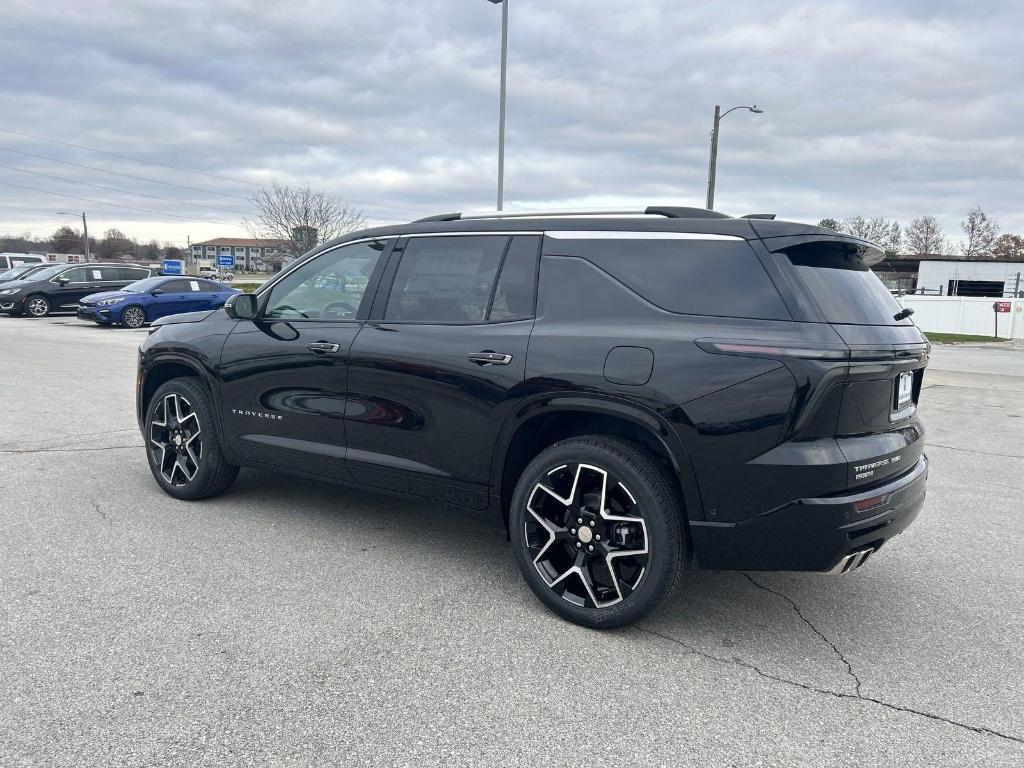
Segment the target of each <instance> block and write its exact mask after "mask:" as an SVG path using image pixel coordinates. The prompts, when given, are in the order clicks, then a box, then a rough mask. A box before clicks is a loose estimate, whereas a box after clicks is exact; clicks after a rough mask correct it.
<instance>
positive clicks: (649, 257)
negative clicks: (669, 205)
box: [544, 232, 791, 320]
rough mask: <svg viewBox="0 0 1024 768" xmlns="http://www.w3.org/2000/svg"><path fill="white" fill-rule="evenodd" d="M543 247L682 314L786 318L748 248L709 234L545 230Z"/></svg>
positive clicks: (769, 282)
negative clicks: (583, 263) (592, 267)
mask: <svg viewBox="0 0 1024 768" xmlns="http://www.w3.org/2000/svg"><path fill="white" fill-rule="evenodd" d="M544 253H545V254H551V255H553V256H578V257H580V258H583V259H586V260H587V261H589V262H591V263H592V264H594V265H596V266H597V267H599V268H600V269H602V270H604V271H605V272H607V273H608V274H609V275H611V276H612V277H613V278H615V279H616V280H618V281H619V282H620V283H622V284H624V285H626V286H627V287H629V288H630V289H631V290H632V291H634V292H635V293H637V294H639V295H640V296H643V297H644V298H645V299H646V300H647V301H649V302H651V303H652V304H654V305H656V306H658V307H661V308H662V309H665V310H668V311H669V312H677V313H680V314H685V315H710V316H718V317H745V318H752V319H760V320H789V319H791V318H790V314H789V310H787V309H786V305H785V304H784V303H783V301H782V297H781V296H780V295H779V292H778V290H777V289H776V288H775V284H774V283H773V282H772V280H771V278H770V277H769V276H768V273H767V272H766V271H765V269H764V267H763V266H762V265H761V262H760V260H759V259H758V258H757V254H756V253H754V250H753V249H752V248H751V247H750V246H749V245H748V244H747V243H746V242H745V241H743V240H734V239H732V238H729V239H720V238H718V237H716V236H714V235H707V236H704V237H701V236H699V235H698V236H683V237H679V238H676V237H671V236H669V237H660V238H650V237H635V238H630V237H623V238H618V237H615V236H614V233H610V232H599V233H592V235H591V236H586V235H576V234H572V235H570V233H568V232H567V233H562V235H561V236H559V233H554V232H549V233H548V236H547V238H546V240H545V244H544Z"/></svg>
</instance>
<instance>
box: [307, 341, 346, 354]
mask: <svg viewBox="0 0 1024 768" xmlns="http://www.w3.org/2000/svg"><path fill="white" fill-rule="evenodd" d="M306 349H308V350H309V351H310V352H316V353H317V354H318V355H322V354H324V353H326V352H337V351H338V350H339V349H341V345H340V344H331V343H330V342H327V341H314V342H313V343H311V344H307V345H306Z"/></svg>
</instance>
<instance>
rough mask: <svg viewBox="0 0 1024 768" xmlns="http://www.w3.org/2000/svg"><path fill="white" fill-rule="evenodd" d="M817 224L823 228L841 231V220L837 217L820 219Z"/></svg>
mask: <svg viewBox="0 0 1024 768" xmlns="http://www.w3.org/2000/svg"><path fill="white" fill-rule="evenodd" d="M818 226H819V227H822V228H824V229H833V230H835V231H836V232H842V231H843V222H841V221H840V220H839V219H822V220H821V221H819V222H818Z"/></svg>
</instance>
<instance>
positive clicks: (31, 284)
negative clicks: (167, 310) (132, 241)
mask: <svg viewBox="0 0 1024 768" xmlns="http://www.w3.org/2000/svg"><path fill="white" fill-rule="evenodd" d="M153 271H154V270H151V269H149V268H147V267H140V266H139V265H137V264H93V263H89V264H53V265H51V266H48V267H44V268H42V269H40V270H38V271H35V272H31V273H27V274H26V275H25V277H24V278H22V279H20V280H15V281H13V282H10V283H5V284H4V285H2V286H0V312H5V313H7V314H9V315H21V314H26V315H28V316H29V317H45V316H46V315H48V314H50V312H54V311H58V310H77V309H78V302H79V300H80V299H82V298H84V297H85V296H88V295H89V294H90V293H99V292H100V291H116V290H118V289H120V288H124V287H125V286H126V285H128V284H130V283H134V282H135V281H136V280H141V279H143V278H144V277H149V276H150V275H151V274H153Z"/></svg>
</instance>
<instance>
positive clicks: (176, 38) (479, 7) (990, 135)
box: [0, 0, 1024, 239]
mask: <svg viewBox="0 0 1024 768" xmlns="http://www.w3.org/2000/svg"><path fill="white" fill-rule="evenodd" d="M511 2H512V5H511V6H510V15H511V32H510V41H509V43H510V70H509V71H510V81H509V83H510V88H509V105H508V108H509V109H508V112H509V134H508V145H507V157H506V171H507V173H506V199H507V200H508V201H510V203H511V204H512V205H517V204H518V205H559V204H561V205H565V204H568V203H578V204H593V205H598V204H601V205H607V204H615V203H623V202H628V203H637V204H640V203H646V202H672V203H677V204H694V205H700V204H701V203H702V201H703V194H704V182H705V173H706V162H707V133H708V130H709V127H710V126H709V123H710V116H711V111H712V109H713V106H714V104H715V103H716V102H718V103H721V104H723V105H724V106H732V105H735V104H749V103H753V102H757V103H759V104H761V105H762V106H764V107H765V109H766V112H765V114H763V115H758V116H754V115H750V114H748V113H745V112H736V113H733V114H732V115H730V116H729V117H728V118H727V119H726V120H725V122H724V123H723V130H722V141H721V158H720V167H719V183H718V204H719V205H718V207H719V208H720V209H722V210H725V211H727V212H733V213H746V212H751V211H775V212H777V213H779V214H780V215H781V216H784V217H789V218H796V219H806V220H817V219H818V218H821V217H823V216H834V217H845V216H850V215H853V214H857V213H860V214H863V215H866V216H871V215H882V216H887V217H891V218H899V219H901V220H902V221H904V222H905V223H909V220H910V219H911V218H913V217H914V216H918V215H922V214H933V215H936V216H938V217H939V219H940V221H941V222H942V224H943V226H944V227H945V229H946V231H947V234H955V231H956V230H957V225H958V222H959V220H960V219H961V218H962V217H963V214H964V212H965V211H966V210H967V209H968V208H969V207H972V206H974V205H981V206H983V207H984V208H985V209H986V210H987V211H988V212H989V213H990V214H991V215H993V216H995V217H996V218H997V219H999V220H1000V222H1001V224H1002V226H1003V229H1004V230H1006V231H1021V230H1024V210H1022V208H1021V205H1020V198H1019V196H1018V195H1019V190H1020V187H1021V180H1022V178H1024V160H1022V158H1024V138H1022V133H1021V131H1020V129H1019V126H1020V125H1021V124H1022V121H1024V96H1022V95H1021V91H1020V88H1019V81H1020V78H1021V76H1022V75H1024V54H1022V53H1021V46H1020V45H1019V41H1018V39H1017V37H1018V36H1019V30H1020V28H1021V26H1022V22H1024V12H1022V11H1021V10H1020V9H1019V4H1017V3H1012V2H999V3H966V2H947V3H935V2H923V1H922V2H903V3H892V2H859V3H835V4H831V3H829V4H826V3H814V2H805V3H770V2H732V3H720V4H703V5H701V6H700V7H690V6H687V5H684V4H680V3H676V2H669V1H668V0H665V1H664V2H654V1H653V0H652V1H651V2H641V1H639V0H635V1H634V2H630V3H622V2H613V1H611V0H601V1H597V0H590V1H588V2H584V0H562V1H561V2H558V3H553V2H542V1H541V0H511ZM499 21H500V8H498V7H496V6H494V5H492V4H491V3H487V2H484V0H457V1H456V0H444V1H442V0H438V1H437V2H433V3H399V2H395V1H394V0H392V1H391V2H383V1H382V0H360V2H350V1H345V0H334V2H293V3H287V4H273V5H269V4H268V5H266V6H264V7H258V6H256V4H253V3H245V2H215V3H209V2H186V3H182V2H163V3H155V2H150V3H128V2H116V3H114V2H109V3H102V2H88V3H87V2H61V3H39V2H38V0H36V1H35V2H24V1H23V0H13V2H12V0H7V3H6V4H5V13H4V20H3V25H4V31H3V35H4V45H3V46H2V47H0V99H2V103H3V104H4V105H5V107H6V108H5V109H4V110H3V113H2V114H3V116H2V117H0V128H7V129H13V130H18V131H24V132H28V133H32V134H37V135H40V136H46V137H50V138H55V139H60V140H62V141H66V142H71V143H75V144H82V145H86V146H89V147H95V148H99V149H105V150H107V151H110V152H115V153H120V154H124V155H130V156H133V157H138V158H142V159H146V160H150V161H152V162H155V163H164V164H169V165H175V166H181V167H185V168H190V169H195V170H201V171H205V172H207V173H210V174H214V175H217V176H222V177H228V178H230V179H235V180H237V181H228V180H225V179H214V178H210V177H204V176H198V175H192V174H187V173H182V172H179V171H173V170H170V169H168V168H165V167H162V166H147V165H142V164H138V163H134V162H130V161H127V160H123V159H118V158H113V157H109V156H106V155H99V154H95V153H90V152H87V151H83V150H77V149H74V148H71V147H66V146H62V145H55V144H48V143H45V142H41V141H38V140H33V139H29V138H25V137H21V136H16V135H12V134H5V133H0V147H7V148H10V149H16V150H19V151H22V152H30V153H33V154H39V155H47V156H50V157H53V158H58V159H63V160H68V161H73V162H76V163H81V164H85V165H90V166H95V167H98V168H104V169H108V170H114V171H119V172H122V173H128V174H132V175H138V176H147V177H150V178H153V179H157V180H161V181H166V182H171V183H175V184H181V185H187V186H194V187H199V188H203V189H207V190H211V191H213V192H218V193H227V194H231V195H242V196H244V195H246V194H248V193H249V192H250V191H251V190H252V186H251V184H255V183H261V182H266V181H269V180H271V179H277V180H281V181H285V182H297V183H309V184H311V185H313V186H317V187H324V188H327V189H329V190H331V191H333V192H336V193H339V194H341V195H343V196H344V197H346V198H347V199H349V200H350V201H352V202H353V203H355V204H358V205H360V206H361V207H363V208H364V209H366V211H367V212H368V214H369V215H370V216H371V217H372V218H373V219H376V220H378V221H386V220H397V219H408V218H412V217H415V216H416V215H419V214H426V213H431V212H440V211H445V210H459V209H468V208H479V207H493V196H494V181H495V159H494V155H495V133H496V125H495V123H496V117H497V103H496V102H497V98H496V96H497V54H498V39H499ZM0 164H2V165H4V166H13V167H16V168H19V169H22V170H31V171H36V172H40V173H46V174H49V175H52V176H60V177H64V178H66V179H68V181H67V182H59V181H55V180H53V179H50V178H43V177H39V176H32V175H28V174H25V173H20V172H18V171H15V170H11V169H9V168H0V231H5V230H6V231H18V230H20V229H22V228H25V227H33V226H38V227H42V228H43V229H42V230H41V231H45V228H47V227H50V226H55V225H56V224H57V223H60V221H59V219H56V218H55V217H54V216H53V215H52V214H53V211H55V210H59V209H71V210H79V209H81V208H83V207H85V208H86V209H87V210H89V212H90V215H91V216H92V217H93V218H94V219H95V220H96V221H97V226H98V227H103V226H108V225H114V224H120V225H121V226H122V227H123V228H124V229H125V230H126V231H129V232H130V233H131V234H134V235H136V236H139V237H146V238H148V237H150V236H153V235H155V236H157V237H159V238H161V239H172V238H174V239H184V235H185V234H186V233H188V234H192V235H193V236H208V235H213V234H217V233H225V234H226V233H229V232H231V231H232V230H231V229H230V228H228V227H227V226H225V225H227V224H232V223H235V222H237V218H238V217H237V216H232V215H231V214H229V213H224V212H223V211H215V210H209V211H204V210H203V209H202V208H197V207H195V206H185V205H177V204H175V203H171V202H165V201H160V200H153V199H147V198H142V197H135V196H130V195H126V194H121V193H115V192H109V191H104V190H99V189H95V188H91V187H88V186H83V185H79V184H76V183H74V182H75V181H89V182H92V183H98V184H105V185H109V186H114V187H119V188H123V189H126V190H131V191H136V192H145V193H147V194H152V195H159V196H166V197H171V198H176V199H179V200H183V201H187V202H190V203H197V204H199V205H200V206H202V205H208V206H216V207H218V208H239V207H241V208H243V209H244V208H245V207H246V203H245V202H244V201H243V200H239V199H237V198H230V197H223V196H220V195H217V194H207V193H203V192H198V191H188V190H182V189H176V188H172V187H162V186H156V185H150V184H146V183H145V182H141V181H137V180H133V179H125V178H123V177H116V176H111V175H108V174H104V173H99V172H90V171H87V170H85V169H81V168H76V167H71V166H66V165H60V164H57V163H54V162H51V161H47V160H41V159H38V158H32V157H27V156H24V155H19V154H16V153H11V152H7V151H2V150H0ZM246 182H248V184H247V183H246ZM10 184H20V185H22V186H30V187H36V188H38V189H40V190H47V191H49V192H53V193H59V194H62V195H77V196H81V197H87V198H92V199H94V200H102V201H105V202H108V203H111V204H119V205H128V206H135V207H140V208H150V209H153V210H157V211H161V212H164V213H171V214H177V215H179V216H183V217H188V218H193V217H194V218H196V219H201V220H214V221H218V222H224V223H225V225H218V224H210V223H207V224H201V223H194V222H184V221H175V220H174V219H171V218H161V217H159V216H154V215H151V214H145V213H141V212H133V211H127V210H119V209H117V208H112V207H102V206H99V205H95V204H93V203H87V202H82V201H76V200H74V199H68V198H63V197H58V196H55V195H47V194H42V193H37V192H28V191H26V190H24V189H19V188H15V187H12V186H9V185H10ZM234 231H237V230H234Z"/></svg>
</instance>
